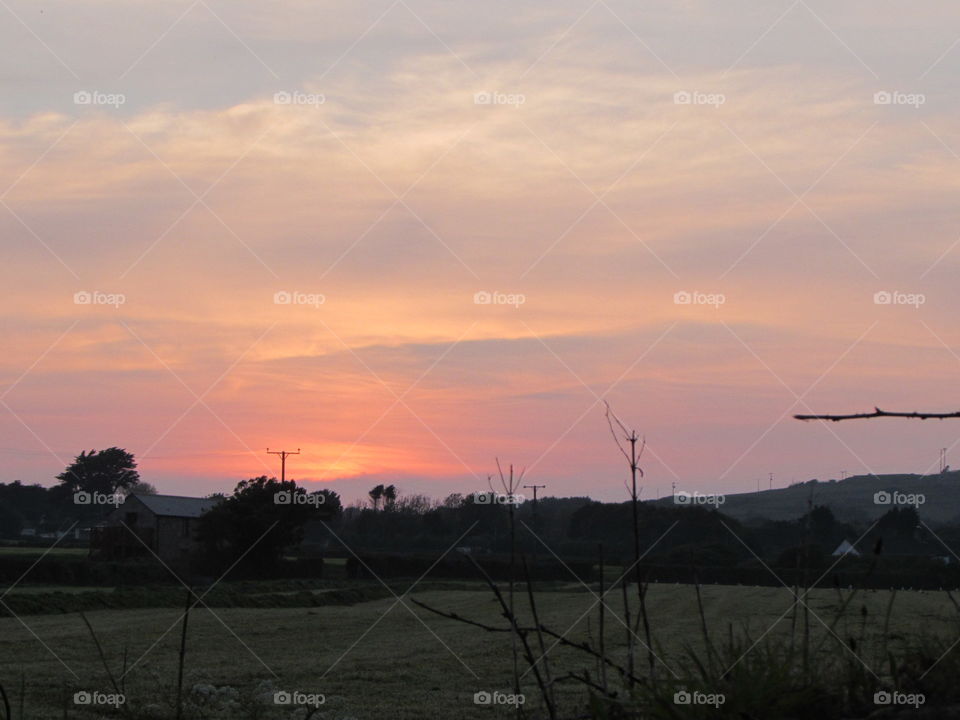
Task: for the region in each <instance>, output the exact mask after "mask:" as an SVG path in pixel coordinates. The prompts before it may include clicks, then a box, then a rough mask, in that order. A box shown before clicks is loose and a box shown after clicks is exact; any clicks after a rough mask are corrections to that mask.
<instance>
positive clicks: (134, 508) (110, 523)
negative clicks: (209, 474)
mask: <svg viewBox="0 0 960 720" xmlns="http://www.w3.org/2000/svg"><path fill="white" fill-rule="evenodd" d="M216 502H217V500H216V499H215V498H195V497H183V496H180V495H129V496H127V498H126V499H125V500H124V502H123V504H122V505H120V506H118V507H117V509H116V510H114V511H113V512H112V513H110V515H109V516H107V519H106V520H105V521H104V522H103V523H102V524H101V525H100V526H99V527H96V528H94V531H93V535H92V537H91V542H90V554H91V556H93V557H96V558H101V559H106V560H123V559H126V558H133V557H153V555H156V556H157V557H159V558H160V559H161V560H163V561H164V562H165V563H167V564H170V565H181V564H185V563H187V562H188V561H189V560H190V558H191V557H192V556H193V555H194V553H195V552H196V550H197V547H198V546H197V541H196V534H197V525H198V524H199V522H200V517H201V516H202V515H203V514H204V513H205V512H207V510H209V509H210V508H211V507H213V506H214V504H216Z"/></svg>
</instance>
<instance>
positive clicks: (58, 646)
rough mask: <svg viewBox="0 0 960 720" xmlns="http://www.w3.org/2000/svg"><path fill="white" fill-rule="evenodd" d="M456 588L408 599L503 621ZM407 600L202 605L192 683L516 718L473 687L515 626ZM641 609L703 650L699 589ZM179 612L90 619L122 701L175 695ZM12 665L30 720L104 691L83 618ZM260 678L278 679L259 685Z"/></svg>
mask: <svg viewBox="0 0 960 720" xmlns="http://www.w3.org/2000/svg"><path fill="white" fill-rule="evenodd" d="M458 587H459V588H461V589H449V590H445V589H431V590H429V591H427V592H416V591H414V592H413V593H412V597H415V598H416V599H418V600H420V601H422V602H425V603H427V604H429V605H431V606H434V607H436V608H438V609H443V610H446V611H453V612H456V613H459V614H460V615H463V616H466V617H470V618H473V619H477V620H480V621H482V622H485V623H490V624H494V625H502V624H503V620H502V618H500V617H499V616H498V607H497V606H496V604H495V603H494V601H493V599H492V596H491V594H490V592H489V591H488V590H486V589H485V588H483V587H481V586H480V585H479V584H478V585H477V586H476V589H475V590H464V589H462V588H463V583H459V584H458ZM702 592H703V597H704V606H705V611H706V620H707V624H708V626H709V627H710V628H711V632H712V633H715V634H717V635H721V636H722V635H725V634H726V633H728V632H730V631H736V632H739V631H741V630H749V632H750V633H751V636H752V637H754V638H756V637H759V636H760V635H761V634H762V633H763V632H764V631H766V630H768V628H770V627H771V626H773V629H772V630H770V632H769V635H768V636H767V637H770V638H775V637H777V636H778V635H781V636H782V635H785V634H786V633H787V632H788V628H789V623H790V613H789V612H788V611H789V609H790V607H791V600H792V596H791V594H790V592H789V591H788V590H786V589H785V588H780V589H777V588H753V587H729V586H707V587H704V588H702ZM889 600H890V593H889V592H885V591H876V592H872V591H866V592H863V593H862V594H861V595H858V597H857V602H855V603H853V604H851V607H850V608H848V610H847V617H845V618H844V619H843V620H841V622H840V623H839V624H838V625H837V626H836V628H835V632H836V634H837V635H838V636H840V637H844V638H846V637H847V636H854V635H856V636H859V633H860V627H861V623H862V622H863V619H864V617H867V618H870V625H871V626H872V627H877V628H880V627H882V622H883V616H884V613H885V610H886V608H887V605H888V602H889ZM537 601H538V607H539V611H540V615H541V621H542V622H544V623H546V624H547V625H549V626H551V627H553V628H555V629H557V630H558V631H560V632H563V631H564V630H566V629H567V628H569V629H570V631H569V635H568V637H569V638H570V639H572V640H584V639H586V638H587V637H588V635H593V636H596V633H597V625H596V622H597V615H596V607H595V605H594V604H595V602H596V599H595V597H594V596H593V595H592V594H591V593H589V592H586V591H584V590H583V588H582V587H581V588H574V587H573V586H571V587H569V588H567V589H561V590H556V591H552V592H543V593H539V594H538V595H537ZM621 602H622V601H621V598H620V596H619V594H617V595H616V596H614V595H610V596H609V597H608V604H609V606H610V607H611V610H612V611H613V612H615V613H617V614H618V615H621V611H622V605H621ZM838 603H839V598H838V595H837V593H836V592H834V591H828V590H817V591H814V592H812V593H811V595H810V601H809V606H810V609H811V610H812V611H813V613H815V616H813V617H812V618H811V634H812V635H813V636H814V637H815V638H819V637H826V648H827V649H828V651H830V652H837V651H838V647H839V646H838V645H837V644H836V641H835V640H834V639H833V638H832V637H828V636H827V630H825V629H824V626H823V625H822V624H820V622H819V621H817V620H816V617H820V618H822V619H823V620H824V621H825V622H826V623H827V624H829V623H830V621H831V619H832V617H833V614H834V612H835V611H836V609H837V607H838ZM408 605H409V606H410V609H408V608H407V607H405V606H404V605H402V604H400V603H398V602H397V601H396V600H395V599H393V598H389V599H386V600H376V601H371V602H363V603H359V604H356V605H353V606H349V607H320V608H283V609H280V608H278V609H237V608H222V609H216V610H215V611H213V612H211V611H209V610H196V611H194V612H193V613H192V614H191V616H190V621H189V634H188V644H187V657H186V668H187V673H188V678H187V685H188V686H190V687H193V686H195V685H198V684H209V685H212V686H216V687H222V686H230V687H231V688H235V689H238V690H240V691H249V690H252V689H253V688H256V687H258V685H259V686H260V689H261V691H263V692H270V691H271V687H272V689H274V690H288V691H294V690H299V691H301V692H304V693H322V694H324V695H325V696H326V699H327V702H326V704H325V705H324V706H323V712H324V714H323V715H322V717H324V718H340V719H345V718H356V719H357V720H366V719H367V718H369V719H371V720H373V719H375V718H397V719H399V720H404V719H410V720H413V719H414V718H416V719H417V720H431V719H435V720H448V719H449V718H462V719H464V720H470V719H471V718H489V717H498V716H502V717H506V716H509V715H511V712H509V711H508V710H507V709H506V708H503V707H501V708H496V709H492V708H489V707H482V706H477V705H475V704H474V702H473V695H474V693H476V692H478V691H481V690H487V691H493V690H500V691H502V692H510V685H511V682H510V677H511V660H510V657H511V656H510V637H509V635H508V634H495V633H488V632H485V631H484V630H482V629H479V628H472V627H467V626H464V625H462V624H460V623H457V622H455V621H452V620H448V619H445V618H442V617H439V616H437V615H435V614H432V613H429V612H427V611H426V610H423V609H421V608H418V607H416V606H414V605H412V604H410V603H409V600H408ZM861 607H862V608H865V612H866V616H864V615H863V610H861ZM518 608H523V610H521V612H520V614H521V616H524V615H527V616H528V615H529V614H528V613H526V611H525V608H526V598H525V597H522V596H518ZM591 608H592V611H591ZM649 610H650V616H651V618H653V622H654V637H655V638H656V649H657V653H658V656H659V659H660V665H659V666H660V668H661V671H662V672H663V673H664V674H665V675H669V674H671V672H672V669H671V668H672V667H674V666H675V665H676V664H677V663H679V662H680V661H681V659H682V657H681V656H682V653H683V648H684V646H685V645H692V646H699V645H701V644H702V635H701V630H700V626H701V620H700V616H699V612H698V609H697V603H696V595H695V590H694V588H693V587H692V586H680V585H651V587H650V592H649ZM179 616H180V612H179V611H177V610H175V609H153V610H119V611H98V612H91V613H89V614H88V619H89V620H90V623H91V624H92V626H93V627H94V629H95V631H96V634H97V636H98V638H99V640H100V642H101V643H102V645H103V652H104V655H105V657H106V658H107V661H108V663H109V664H110V666H111V668H112V671H113V672H114V674H115V675H120V674H121V673H122V668H123V667H124V661H123V656H124V653H126V656H127V660H126V665H127V667H131V668H132V669H131V670H130V671H129V674H128V675H127V677H126V681H125V693H126V695H127V697H128V702H130V703H138V704H139V703H145V702H149V701H153V702H157V703H161V704H162V702H163V701H164V700H165V699H168V698H169V697H170V696H171V692H172V691H171V688H172V684H173V682H174V680H175V677H176V665H177V651H178V644H179V635H180V625H179V623H178V618H179ZM893 618H894V622H893V624H892V625H891V634H892V635H893V636H894V637H895V638H897V642H902V643H909V642H911V641H913V640H915V639H917V638H919V637H921V636H922V635H924V634H929V635H937V636H939V637H941V638H954V637H956V635H957V611H956V610H955V609H954V607H953V606H952V604H951V603H950V601H949V599H948V598H947V597H946V595H945V594H942V593H915V592H901V593H898V594H897V596H896V598H895V603H894V607H893ZM527 619H528V618H527ZM778 620H779V622H778ZM164 633H166V634H165V635H164ZM606 637H607V638H608V642H609V644H610V646H611V647H613V648H615V653H616V652H620V653H621V655H622V647H623V643H624V634H623V626H622V625H621V624H620V622H619V621H618V620H617V619H616V618H614V617H613V616H612V615H609V614H608V616H607V633H606ZM158 638H162V639H160V640H159V641H158ZM868 641H869V633H868ZM154 643H155V644H154ZM548 647H549V644H548ZM839 652H842V650H839ZM548 657H549V660H550V662H551V664H552V669H553V670H554V674H559V673H561V672H562V671H564V670H583V669H587V670H590V671H593V670H594V667H593V665H592V663H590V662H589V661H588V660H585V658H584V657H583V655H581V654H579V653H577V652H576V651H574V650H571V649H569V648H565V647H562V646H557V647H555V648H553V649H552V650H550V652H549V655H548ZM877 670H878V672H879V668H878V669H877ZM21 673H23V675H24V676H25V677H26V678H29V679H30V680H29V682H28V685H27V693H26V694H27V699H26V705H27V707H28V708H29V710H28V713H27V715H26V717H29V718H36V719H37V720H43V719H45V718H61V717H63V714H62V709H61V707H62V700H61V698H62V697H63V695H64V694H69V695H72V693H73V692H74V691H76V690H80V689H86V690H94V689H99V690H102V691H104V692H107V691H109V681H108V679H107V675H106V673H105V672H104V670H103V667H102V665H101V663H100V661H99V659H98V651H97V648H96V646H95V644H94V642H93V641H92V639H91V636H90V633H89V632H88V631H87V629H86V628H85V626H84V624H83V621H82V619H81V618H80V616H79V615H78V614H66V615H44V616H28V617H24V618H21V619H19V620H18V619H15V618H3V619H0V681H2V682H3V683H4V684H5V685H6V687H7V689H8V691H9V690H11V689H16V688H17V687H18V685H19V682H20V676H21ZM524 680H525V682H524V688H523V690H524V692H525V693H526V695H527V697H528V698H529V703H530V705H531V706H534V705H535V704H536V703H537V702H538V700H537V695H536V690H535V687H534V684H533V682H532V676H531V675H528V676H527V677H526V678H525V679H524ZM268 681H269V683H272V685H261V683H266V682H268ZM579 698H582V691H581V690H580V689H579V688H573V687H571V688H570V689H569V690H565V691H564V692H563V694H562V695H561V699H562V700H564V699H565V701H566V702H567V703H568V704H569V706H572V705H573V704H574V703H575V701H576V700H577V699H579ZM83 713H84V709H83V708H82V707H81V708H77V707H75V706H73V705H72V704H71V705H70V715H69V717H72V718H87V717H90V718H92V717H99V715H96V714H92V713H91V714H83ZM15 717H16V715H15ZM198 717H199V716H198ZM204 717H220V716H217V715H205V716H204ZM224 717H226V716H224ZM230 717H241V716H239V715H230ZM242 717H247V716H246V715H243V716H242ZM251 717H254V716H252V715H251ZM261 717H293V716H292V715H290V714H287V715H263V716H261ZM319 717H321V716H320V715H319V714H318V715H315V716H314V719H315V720H317V718H319Z"/></svg>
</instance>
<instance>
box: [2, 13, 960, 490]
mask: <svg viewBox="0 0 960 720" xmlns="http://www.w3.org/2000/svg"><path fill="white" fill-rule="evenodd" d="M0 18H3V19H2V21H0V97H2V103H0V240H2V246H3V252H4V258H5V262H4V263H3V264H2V266H0V273H2V281H3V288H4V291H5V293H4V297H5V299H4V302H3V307H2V322H3V329H4V337H5V343H4V352H3V353H2V354H0V381H2V389H0V396H2V404H0V430H2V433H3V438H2V440H0V454H2V472H0V481H3V482H9V481H12V480H18V479H19V480H22V481H24V482H40V483H43V484H46V485H49V484H51V483H53V482H54V480H53V478H54V476H55V475H56V474H57V473H58V472H60V471H61V470H62V469H63V467H64V466H65V465H66V464H67V463H68V462H69V461H70V459H71V458H72V457H73V456H74V455H76V454H77V453H79V452H80V451H81V450H84V449H90V448H98V449H99V448H103V447H108V446H113V445H117V446H120V447H125V448H126V449H128V450H130V451H131V452H133V453H134V454H135V455H136V456H137V457H138V459H139V463H140V471H141V475H142V477H143V479H144V480H146V481H149V482H151V483H153V484H154V485H156V486H157V487H159V488H160V490H161V491H162V492H168V493H175V494H187V495H201V494H207V493H209V492H213V491H215V490H224V489H229V488H232V487H233V486H234V484H235V483H236V482H237V481H239V480H241V479H243V478H247V477H251V476H255V475H261V474H265V473H266V474H279V463H278V462H277V459H276V458H275V457H274V456H270V455H267V454H266V453H265V449H266V448H267V447H268V446H269V447H270V448H271V449H275V448H287V449H296V448H297V447H299V448H301V450H302V454H301V455H300V456H298V457H295V458H292V459H291V460H290V463H289V465H288V476H292V477H294V478H295V479H297V480H300V481H305V482H307V481H309V482H308V484H309V485H310V486H311V487H312V488H316V487H321V485H319V484H317V483H328V484H329V485H325V486H329V487H333V488H334V489H336V490H338V491H339V492H340V493H341V494H342V495H343V496H344V498H345V499H346V500H348V501H352V500H354V499H357V498H358V497H360V496H361V495H363V494H365V492H366V490H367V489H369V487H371V486H372V485H373V484H375V483H378V482H390V483H395V484H396V485H398V486H399V488H400V490H401V492H403V493H411V492H425V493H428V494H431V495H433V496H437V497H442V496H444V495H446V494H447V493H450V492H455V491H459V492H468V491H472V490H482V489H486V476H487V474H488V473H490V472H493V471H494V470H495V458H496V457H499V458H500V459H501V461H502V462H504V463H510V462H512V463H514V464H515V465H517V466H518V467H519V466H524V467H526V468H527V474H528V475H527V477H528V482H531V483H532V482H536V483H540V484H546V485H547V486H548V487H547V490H546V493H547V494H550V495H591V496H593V497H595V498H598V499H604V500H615V499H624V498H625V491H624V488H623V484H622V482H623V479H624V478H625V475H626V467H625V464H624V462H623V458H622V457H621V456H620V455H619V453H618V452H617V450H616V447H615V446H614V444H613V441H612V439H611V437H610V433H609V430H608V428H607V425H606V421H605V419H604V412H603V400H608V401H609V402H610V404H611V405H612V407H613V408H614V410H615V411H616V412H617V413H618V414H619V415H620V416H621V417H622V418H623V420H624V422H626V423H628V424H629V425H631V426H633V427H636V428H637V429H638V431H639V432H640V433H642V434H644V435H645V436H646V439H647V443H648V450H647V453H646V455H645V464H644V469H645V472H646V478H645V480H644V487H645V489H644V493H643V496H644V497H652V496H654V495H656V494H659V495H666V494H668V493H669V492H670V488H671V483H676V485H677V489H684V490H690V491H693V490H699V491H704V492H717V491H720V492H737V491H746V490H755V489H756V486H757V480H758V479H760V478H762V486H763V487H766V486H767V482H768V480H767V478H768V473H773V474H774V483H775V484H776V485H777V486H783V485H786V484H787V483H789V482H791V481H792V480H796V481H799V480H807V479H810V478H814V477H816V478H820V479H823V480H826V479H829V478H839V477H840V475H841V472H842V471H846V472H847V473H848V474H857V473H862V472H871V471H872V472H878V473H882V472H929V471H931V470H935V469H936V466H937V460H938V451H939V448H941V447H948V448H952V450H951V451H950V452H948V461H949V460H950V459H952V458H958V459H957V464H958V465H960V445H958V446H957V447H954V445H955V443H958V442H960V422H951V421H945V422H939V423H938V422H936V421H928V422H923V423H921V422H917V421H893V420H879V421H869V422H861V423H840V424H836V425H831V426H826V425H824V424H818V423H801V422H798V421H796V420H793V419H792V418H791V415H792V414H793V413H797V412H809V411H817V412H821V411H824V412H825V411H863V410H870V409H872V408H873V407H874V406H880V407H881V408H884V409H890V410H915V409H921V410H940V411H947V410H957V409H958V408H960V392H958V388H957V385H958V379H960V319H958V313H957V309H958V307H960V284H958V282H957V274H958V268H960V205H958V202H957V199H958V193H960V125H958V123H957V117H958V116H960V115H958V113H960V86H958V85H957V83H956V78H957V76H958V72H960V6H958V5H957V3H955V2H938V1H933V0H931V1H929V2H924V3H920V4H918V3H915V2H907V1H906V0H904V1H901V2H877V1H876V0H871V1H870V2H867V1H866V0H849V1H848V2H844V3H839V4H838V3H834V2H826V1H825V0H817V1H812V0H806V1H804V0H797V1H796V2H791V1H789V0H786V1H781V0H775V1H774V2H757V1H754V2H739V1H737V0H731V1H730V2H724V3H717V2H707V1H702V2H701V1H697V0H683V1H681V0H672V1H670V0H664V1H662V2H661V1H654V2H644V3H635V2H624V1H623V0H597V1H596V2H591V1H590V0H577V1H575V2H574V1H566V0H560V1H554V2H529V3H516V2H498V1H491V2H484V3H476V2H474V3H468V2H441V1H440V0H429V1H428V0H396V1H395V2H391V1H390V0H383V1H379V0H378V1H375V2H373V1H372V2H358V3H347V2H339V3H331V2H315V1H314V2H307V1H306V0H278V1H277V2H272V3H262V2H248V1H247V0H230V1H229V2H227V1H226V0H197V2H190V1H189V0H187V1H184V2H181V1H180V0H171V1H169V2H162V3H161V2H148V1H147V0H127V1H126V2H119V1H117V2H114V1H112V0H94V1H91V2H85V3H76V2H65V1H64V2H38V1H37V0H30V1H27V0H2V1H0ZM878 93H879V94H878ZM687 100H689V102H687ZM888 101H889V102H888ZM85 293H86V294H85ZM477 293H492V294H494V295H493V299H494V300H495V301H496V302H491V303H483V302H479V303H478V302H476V301H475V300H476V294H477ZM678 293H680V295H678ZM683 293H687V295H684V294H683ZM877 293H881V295H879V296H878V295H877ZM882 293H889V294H888V295H882ZM480 297H481V298H483V297H486V296H482V295H481V296H480ZM678 299H679V300H680V301H681V302H677V300H678ZM684 299H692V302H691V303H687V304H685V303H683V302H682V300H684ZM885 299H890V300H891V302H889V303H885V302H884V300H885ZM84 300H89V301H90V302H84ZM285 300H290V302H284V301H285ZM321 300H322V302H321ZM878 300H879V302H878ZM501 301H502V302H501ZM521 301H522V302H521Z"/></svg>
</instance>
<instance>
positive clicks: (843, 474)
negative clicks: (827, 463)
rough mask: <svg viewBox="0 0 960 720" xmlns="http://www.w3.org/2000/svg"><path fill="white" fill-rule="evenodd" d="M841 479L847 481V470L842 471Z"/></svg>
mask: <svg viewBox="0 0 960 720" xmlns="http://www.w3.org/2000/svg"><path fill="white" fill-rule="evenodd" d="M840 479H841V480H846V479H847V471H846V470H841V471H840Z"/></svg>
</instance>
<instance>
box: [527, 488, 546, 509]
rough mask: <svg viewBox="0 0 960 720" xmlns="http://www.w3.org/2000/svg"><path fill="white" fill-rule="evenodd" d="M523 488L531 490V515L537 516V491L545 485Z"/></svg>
mask: <svg viewBox="0 0 960 720" xmlns="http://www.w3.org/2000/svg"><path fill="white" fill-rule="evenodd" d="M524 487H525V488H530V489H531V490H533V514H534V515H536V514H537V489H538V488H545V487H546V485H524Z"/></svg>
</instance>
